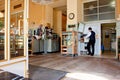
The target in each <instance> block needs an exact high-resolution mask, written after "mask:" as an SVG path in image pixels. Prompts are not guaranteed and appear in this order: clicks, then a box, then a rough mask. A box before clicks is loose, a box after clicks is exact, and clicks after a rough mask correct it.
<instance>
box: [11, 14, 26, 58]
mask: <svg viewBox="0 0 120 80" xmlns="http://www.w3.org/2000/svg"><path fill="white" fill-rule="evenodd" d="M10 55H11V58H15V57H19V56H24V36H23V12H17V13H15V14H11V17H10Z"/></svg>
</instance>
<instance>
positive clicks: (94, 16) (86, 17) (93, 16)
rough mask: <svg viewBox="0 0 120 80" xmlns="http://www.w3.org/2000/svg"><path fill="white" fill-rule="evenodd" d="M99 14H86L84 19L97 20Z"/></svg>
mask: <svg viewBox="0 0 120 80" xmlns="http://www.w3.org/2000/svg"><path fill="white" fill-rule="evenodd" d="M97 18H98V16H97V14H96V15H90V16H85V17H84V21H95V20H97Z"/></svg>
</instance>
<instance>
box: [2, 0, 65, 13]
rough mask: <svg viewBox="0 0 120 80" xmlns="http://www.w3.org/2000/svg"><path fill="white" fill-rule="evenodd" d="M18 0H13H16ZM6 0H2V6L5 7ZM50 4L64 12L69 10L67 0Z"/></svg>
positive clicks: (12, 0)
mask: <svg viewBox="0 0 120 80" xmlns="http://www.w3.org/2000/svg"><path fill="white" fill-rule="evenodd" d="M15 1H18V0H11V2H15ZM4 2H5V0H0V7H3V4H4ZM48 6H51V7H53V8H54V9H57V10H61V11H62V13H63V14H66V12H67V0H54V3H51V4H48Z"/></svg>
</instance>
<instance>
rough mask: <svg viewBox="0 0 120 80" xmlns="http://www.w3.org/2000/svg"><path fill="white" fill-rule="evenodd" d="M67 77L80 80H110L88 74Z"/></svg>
mask: <svg viewBox="0 0 120 80" xmlns="http://www.w3.org/2000/svg"><path fill="white" fill-rule="evenodd" d="M66 77H69V78H73V79H78V80H108V79H106V78H105V77H103V76H97V75H93V74H87V73H67V74H66Z"/></svg>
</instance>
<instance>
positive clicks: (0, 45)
mask: <svg viewBox="0 0 120 80" xmlns="http://www.w3.org/2000/svg"><path fill="white" fill-rule="evenodd" d="M3 59H4V33H0V60H3Z"/></svg>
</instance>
